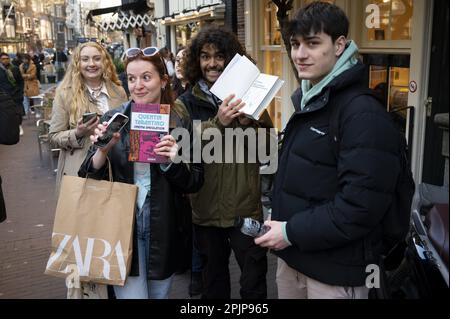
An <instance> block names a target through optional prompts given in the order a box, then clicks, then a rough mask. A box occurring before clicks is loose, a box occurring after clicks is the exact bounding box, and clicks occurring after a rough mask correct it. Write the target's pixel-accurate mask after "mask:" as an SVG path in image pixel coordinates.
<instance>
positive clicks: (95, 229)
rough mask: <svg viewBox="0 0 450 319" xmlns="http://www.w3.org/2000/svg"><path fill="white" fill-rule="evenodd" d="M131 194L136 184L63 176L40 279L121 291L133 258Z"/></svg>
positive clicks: (132, 196)
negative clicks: (60, 279)
mask: <svg viewBox="0 0 450 319" xmlns="http://www.w3.org/2000/svg"><path fill="white" fill-rule="evenodd" d="M109 169H110V175H109V176H112V174H111V167H109ZM136 194H137V186H135V185H129V184H123V183H117V182H112V181H98V180H94V179H90V178H86V179H85V178H79V177H74V176H67V175H66V176H64V177H63V179H62V183H61V191H60V194H59V199H58V204H57V207H56V215H55V223H54V226H53V234H52V251H51V254H50V258H49V260H48V262H47V266H46V270H45V274H48V275H54V276H57V277H64V278H67V279H66V281H70V282H75V284H76V283H77V282H80V281H81V282H92V283H101V284H110V285H118V286H123V285H124V284H125V280H126V277H127V275H128V273H129V270H130V266H131V259H132V245H133V226H134V225H133V223H134V211H135V205H136Z"/></svg>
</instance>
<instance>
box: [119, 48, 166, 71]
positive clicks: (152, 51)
mask: <svg viewBox="0 0 450 319" xmlns="http://www.w3.org/2000/svg"><path fill="white" fill-rule="evenodd" d="M157 53H159V49H158V48H157V47H148V48H145V49H140V48H129V49H128V50H126V51H125V56H126V57H127V58H128V59H132V58H135V57H137V56H138V55H139V54H142V55H143V56H147V57H151V56H155V55H156V54H157ZM159 58H160V60H161V62H162V64H163V65H164V72H165V74H169V71H168V70H167V66H166V63H165V62H164V59H163V58H162V56H161V54H160V55H159Z"/></svg>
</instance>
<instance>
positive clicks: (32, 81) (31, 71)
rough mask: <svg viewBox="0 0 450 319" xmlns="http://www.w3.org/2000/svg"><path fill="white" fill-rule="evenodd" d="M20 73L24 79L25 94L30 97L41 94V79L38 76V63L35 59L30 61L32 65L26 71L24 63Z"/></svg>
mask: <svg viewBox="0 0 450 319" xmlns="http://www.w3.org/2000/svg"><path fill="white" fill-rule="evenodd" d="M20 73H21V74H22V77H23V80H24V91H23V92H24V95H25V96H28V97H30V96H36V95H39V81H38V79H37V76H36V65H35V64H34V63H33V61H30V66H29V67H28V70H27V71H26V72H25V71H24V69H23V64H21V65H20Z"/></svg>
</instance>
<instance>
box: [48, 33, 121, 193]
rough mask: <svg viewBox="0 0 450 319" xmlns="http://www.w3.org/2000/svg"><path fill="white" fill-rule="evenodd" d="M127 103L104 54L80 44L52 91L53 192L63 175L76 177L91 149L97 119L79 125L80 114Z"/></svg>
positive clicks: (97, 47) (96, 46)
mask: <svg viewBox="0 0 450 319" xmlns="http://www.w3.org/2000/svg"><path fill="white" fill-rule="evenodd" d="M126 101H127V95H126V93H125V91H124V89H123V88H122V86H121V83H120V81H119V79H118V77H117V74H116V68H115V66H114V64H113V62H112V60H111V57H110V56H109V54H108V52H107V51H106V50H105V49H104V48H103V47H102V46H101V45H99V44H97V43H95V42H87V43H83V44H80V45H79V46H78V47H77V48H76V49H75V52H74V54H73V56H72V61H71V63H70V65H69V68H68V70H67V73H66V75H65V77H64V79H63V81H62V82H61V84H60V85H59V86H58V88H57V90H56V95H55V100H54V102H53V114H52V120H51V125H50V140H51V143H52V144H53V145H54V146H55V147H58V148H61V152H60V156H59V162H58V173H57V177H56V182H57V190H58V191H59V185H60V182H61V178H62V176H63V175H72V176H77V172H78V169H79V168H80V165H81V163H83V160H84V158H85V157H86V154H87V152H88V149H89V147H90V146H91V143H90V140H89V136H90V135H92V134H94V129H95V128H96V127H97V125H98V119H97V118H93V119H91V120H90V121H88V122H86V123H83V114H85V113H97V114H98V115H99V116H100V115H103V114H104V113H106V112H107V111H109V110H110V109H114V108H116V107H118V106H119V105H121V104H123V103H124V102H126Z"/></svg>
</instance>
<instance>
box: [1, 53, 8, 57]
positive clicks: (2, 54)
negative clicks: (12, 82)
mask: <svg viewBox="0 0 450 319" xmlns="http://www.w3.org/2000/svg"><path fill="white" fill-rule="evenodd" d="M4 55H6V56H7V57H8V58H9V54H8V53H6V52H1V53H0V58H1V57H2V56H4Z"/></svg>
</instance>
